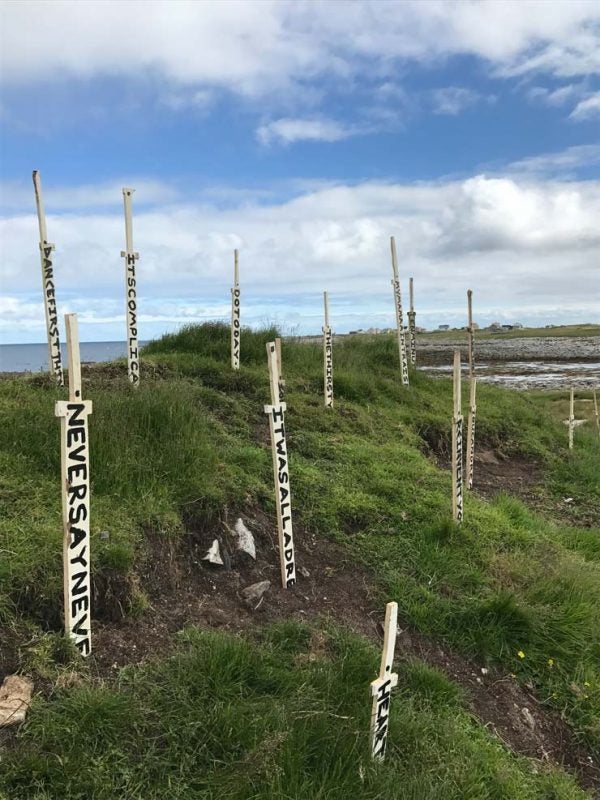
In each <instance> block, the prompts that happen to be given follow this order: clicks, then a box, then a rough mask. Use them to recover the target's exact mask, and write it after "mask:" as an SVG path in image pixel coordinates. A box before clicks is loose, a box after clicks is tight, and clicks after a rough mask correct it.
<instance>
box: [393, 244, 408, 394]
mask: <svg viewBox="0 0 600 800" xmlns="http://www.w3.org/2000/svg"><path fill="white" fill-rule="evenodd" d="M390 244H391V248H392V273H393V275H394V277H393V279H392V286H393V288H394V305H395V308H396V329H397V331H398V351H399V353H400V372H401V375H402V383H403V385H404V386H408V362H407V358H406V340H405V338H404V322H403V315H402V294H401V291H400V279H399V278H398V258H397V256H396V240H395V238H394V237H393V236H392V237H391V239H390Z"/></svg>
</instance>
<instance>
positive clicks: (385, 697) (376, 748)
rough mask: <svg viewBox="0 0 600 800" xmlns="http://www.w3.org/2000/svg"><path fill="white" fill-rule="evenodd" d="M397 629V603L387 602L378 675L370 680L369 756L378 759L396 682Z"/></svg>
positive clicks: (386, 734)
mask: <svg viewBox="0 0 600 800" xmlns="http://www.w3.org/2000/svg"><path fill="white" fill-rule="evenodd" d="M397 630H398V603H393V602H392V603H388V604H387V606H386V607H385V623H384V628H383V652H382V654H381V666H380V668H379V677H378V678H376V679H375V680H374V681H371V695H372V696H373V705H372V708H371V757H372V758H374V759H377V760H379V761H383V759H384V758H385V748H386V745H387V737H388V728H389V719H390V697H391V693H392V689H393V688H394V686H396V685H397V684H398V675H397V673H395V672H393V669H394V650H395V649H396V632H397Z"/></svg>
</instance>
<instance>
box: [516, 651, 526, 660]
mask: <svg viewBox="0 0 600 800" xmlns="http://www.w3.org/2000/svg"><path fill="white" fill-rule="evenodd" d="M517 655H518V656H519V658H525V653H524V652H523V651H522V650H519V652H518V653H517Z"/></svg>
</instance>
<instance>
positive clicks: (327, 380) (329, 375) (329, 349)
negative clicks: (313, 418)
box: [323, 292, 333, 408]
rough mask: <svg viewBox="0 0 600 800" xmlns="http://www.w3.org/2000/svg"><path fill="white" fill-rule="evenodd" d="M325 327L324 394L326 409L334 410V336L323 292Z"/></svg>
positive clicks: (326, 300) (327, 304)
mask: <svg viewBox="0 0 600 800" xmlns="http://www.w3.org/2000/svg"><path fill="white" fill-rule="evenodd" d="M323 305H324V307H325V325H324V326H323V394H324V397H325V408H333V336H332V333H331V326H330V325H329V300H328V298H327V292H323Z"/></svg>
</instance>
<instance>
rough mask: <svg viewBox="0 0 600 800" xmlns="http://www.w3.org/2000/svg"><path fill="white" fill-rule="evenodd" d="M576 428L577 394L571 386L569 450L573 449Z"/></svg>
mask: <svg viewBox="0 0 600 800" xmlns="http://www.w3.org/2000/svg"><path fill="white" fill-rule="evenodd" d="M574 430H575V395H574V393H573V387H572V386H571V396H570V399H569V450H572V449H573V431H574Z"/></svg>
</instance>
